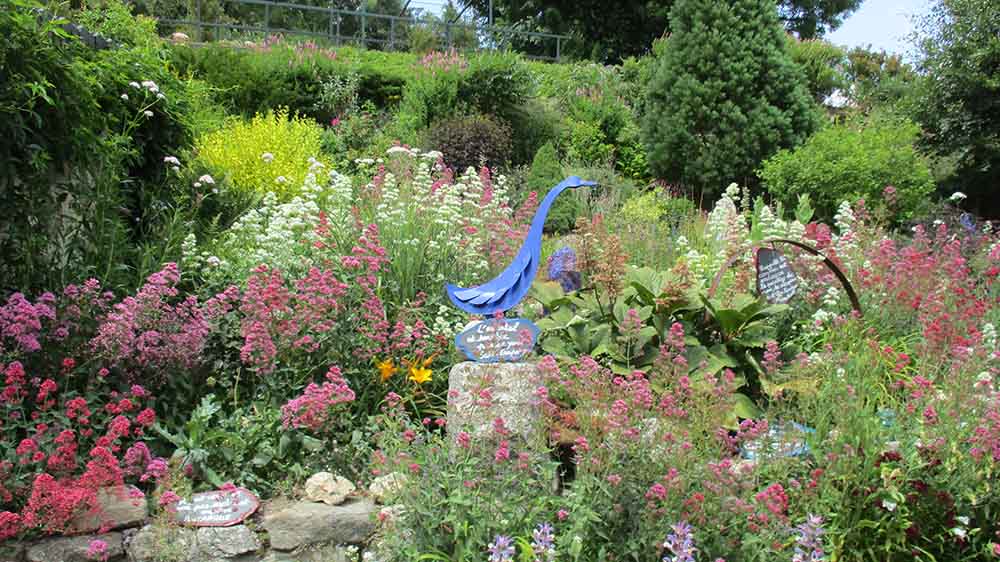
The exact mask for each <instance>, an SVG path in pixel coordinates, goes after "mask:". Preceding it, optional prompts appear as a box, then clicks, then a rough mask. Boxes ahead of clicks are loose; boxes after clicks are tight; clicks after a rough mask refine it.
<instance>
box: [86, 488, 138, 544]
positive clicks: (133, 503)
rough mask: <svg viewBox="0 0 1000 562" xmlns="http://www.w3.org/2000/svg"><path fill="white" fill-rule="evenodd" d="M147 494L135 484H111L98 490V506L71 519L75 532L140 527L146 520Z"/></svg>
mask: <svg viewBox="0 0 1000 562" xmlns="http://www.w3.org/2000/svg"><path fill="white" fill-rule="evenodd" d="M148 515H149V513H148V511H147V509H146V496H145V495H144V494H143V493H142V492H141V491H140V490H139V489H138V488H136V487H135V486H110V487H107V488H100V489H98V490H97V508H96V509H94V510H91V511H88V512H85V513H81V514H80V515H77V516H76V517H75V518H73V520H72V521H70V524H69V529H70V530H71V531H72V532H73V533H92V532H94V531H97V530H98V529H103V530H109V529H121V528H123V527H138V526H139V525H142V524H143V523H144V522H145V521H146V517H148Z"/></svg>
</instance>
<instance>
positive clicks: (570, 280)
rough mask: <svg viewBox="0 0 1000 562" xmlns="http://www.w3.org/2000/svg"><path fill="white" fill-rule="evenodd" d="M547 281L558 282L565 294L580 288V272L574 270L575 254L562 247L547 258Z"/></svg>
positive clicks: (571, 250) (568, 248) (566, 247)
mask: <svg viewBox="0 0 1000 562" xmlns="http://www.w3.org/2000/svg"><path fill="white" fill-rule="evenodd" d="M549 281H558V282H559V285H560V286H562V289H563V291H566V292H567V293H568V292H570V291H575V290H577V289H579V288H580V272H579V271H577V270H576V252H574V251H573V248H570V247H569V246H563V247H562V248H560V249H558V250H556V251H555V253H553V254H552V255H551V256H549Z"/></svg>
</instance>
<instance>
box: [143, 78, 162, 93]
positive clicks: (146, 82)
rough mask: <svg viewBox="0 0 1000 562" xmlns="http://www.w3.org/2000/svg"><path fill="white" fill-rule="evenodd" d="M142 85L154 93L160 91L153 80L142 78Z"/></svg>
mask: <svg viewBox="0 0 1000 562" xmlns="http://www.w3.org/2000/svg"><path fill="white" fill-rule="evenodd" d="M142 87H143V88H146V89H147V90H149V91H150V92H153V93H154V94H155V93H156V92H159V91H160V88H159V86H157V85H156V82H153V81H152V80H143V81H142Z"/></svg>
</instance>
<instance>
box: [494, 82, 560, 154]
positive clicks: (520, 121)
mask: <svg viewBox="0 0 1000 562" xmlns="http://www.w3.org/2000/svg"><path fill="white" fill-rule="evenodd" d="M549 101H550V100H543V99H539V98H530V99H528V100H527V101H526V102H525V103H524V104H523V105H520V106H517V107H515V108H514V109H513V110H512V111H511V112H510V114H509V115H508V117H507V118H508V122H509V123H510V128H511V135H512V136H513V140H514V148H513V152H512V153H511V163H512V164H515V165H523V164H530V163H531V160H532V159H533V158H534V156H535V153H536V152H538V149H539V148H541V147H542V145H544V144H545V143H548V142H554V141H556V139H557V138H558V137H559V132H560V125H561V121H560V119H561V117H560V113H559V111H558V110H556V109H555V108H554V107H552V105H553V104H551V103H547V102H549Z"/></svg>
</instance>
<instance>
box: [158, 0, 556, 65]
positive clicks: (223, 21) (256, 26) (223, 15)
mask: <svg viewBox="0 0 1000 562" xmlns="http://www.w3.org/2000/svg"><path fill="white" fill-rule="evenodd" d="M192 7H193V10H192V11H191V12H189V13H188V14H187V16H186V17H185V18H171V17H160V16H159V15H157V14H152V15H154V16H157V19H158V21H159V22H160V25H161V26H162V25H168V26H183V27H186V28H189V29H192V30H194V32H195V35H196V36H195V37H194V39H195V40H196V41H203V40H205V39H206V38H214V37H218V36H220V35H221V34H222V33H221V32H229V33H231V32H238V33H245V34H255V33H259V34H264V35H270V34H277V33H280V34H283V35H288V36H295V35H301V36H308V37H314V38H325V39H327V40H329V41H331V42H332V43H334V44H336V45H344V44H347V45H356V46H360V47H364V48H369V47H374V48H379V49H383V50H404V49H407V48H409V45H410V39H411V38H412V37H413V36H414V33H415V32H417V30H419V32H422V33H424V34H425V36H426V35H427V34H434V35H436V36H437V38H438V39H439V40H440V42H441V43H442V46H443V47H444V48H452V47H458V46H465V47H467V46H469V45H468V43H470V42H472V43H473V45H472V47H474V48H476V49H479V50H491V49H500V48H507V47H512V46H513V47H514V48H516V49H517V50H519V51H522V52H524V54H525V56H527V57H529V58H534V59H541V60H551V61H559V60H561V58H562V50H563V47H564V45H565V42H566V41H567V40H568V39H569V36H567V35H557V34H554V33H541V32H536V31H522V30H518V29H512V28H509V27H501V26H496V25H476V24H472V23H464V22H463V23H459V22H455V21H453V22H449V21H441V20H436V21H429V20H426V19H421V18H418V17H416V16H409V15H398V16H397V15H392V14H381V13H374V12H368V11H365V10H364V9H361V10H344V9H340V8H334V7H332V6H311V5H306V4H297V3H293V2H281V1H277V0H194V2H193V6H192ZM233 13H236V14H237V15H236V16H234V15H233Z"/></svg>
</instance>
